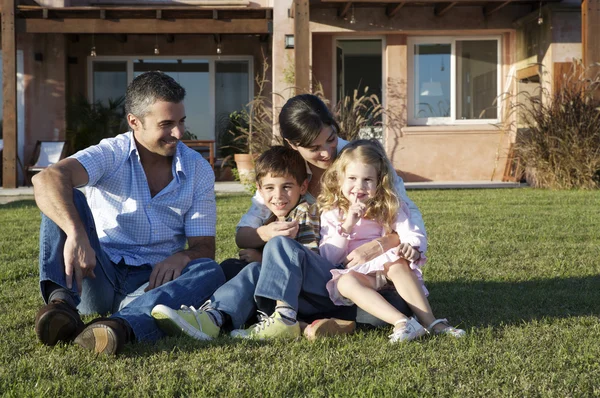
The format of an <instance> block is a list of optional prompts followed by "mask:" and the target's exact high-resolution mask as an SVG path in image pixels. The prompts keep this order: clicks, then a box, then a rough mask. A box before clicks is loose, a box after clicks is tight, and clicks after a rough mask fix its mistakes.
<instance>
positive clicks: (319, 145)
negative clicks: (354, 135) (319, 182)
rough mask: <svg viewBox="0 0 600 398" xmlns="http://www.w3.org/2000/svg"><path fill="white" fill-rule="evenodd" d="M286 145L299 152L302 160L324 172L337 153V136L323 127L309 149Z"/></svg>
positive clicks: (329, 128)
mask: <svg viewBox="0 0 600 398" xmlns="http://www.w3.org/2000/svg"><path fill="white" fill-rule="evenodd" d="M288 143H289V144H290V146H291V147H292V148H294V149H295V150H297V151H298V152H300V155H301V156H302V157H303V158H304V160H306V161H307V162H308V163H310V164H312V165H313V166H315V167H318V168H319V169H323V170H324V169H327V168H328V167H329V166H331V163H333V159H334V158H335V155H336V153H337V143H338V136H337V133H336V132H335V130H334V129H333V128H332V127H331V126H325V127H323V129H321V133H320V134H319V136H318V137H317V138H316V139H315V140H314V141H313V142H312V143H311V145H310V146H309V147H302V146H295V145H293V144H292V143H290V142H289V141H288Z"/></svg>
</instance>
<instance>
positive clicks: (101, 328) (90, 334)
mask: <svg viewBox="0 0 600 398" xmlns="http://www.w3.org/2000/svg"><path fill="white" fill-rule="evenodd" d="M131 341H133V331H132V330H131V327H130V326H129V325H128V324H127V323H126V322H125V321H123V320H122V319H119V318H96V319H94V320H93V321H91V322H90V323H88V324H87V325H86V327H85V329H83V331H82V332H81V333H79V335H78V336H77V338H75V344H78V345H80V346H81V347H83V348H85V349H87V350H90V351H94V352H95V353H97V354H106V355H115V354H117V353H118V352H119V351H121V349H122V348H123V346H124V345H125V344H126V343H129V342H131Z"/></svg>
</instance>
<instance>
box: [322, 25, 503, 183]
mask: <svg viewBox="0 0 600 398" xmlns="http://www.w3.org/2000/svg"><path fill="white" fill-rule="evenodd" d="M460 33H463V34H464V33H465V32H464V31H462V32H460ZM479 33H480V34H482V33H484V32H479ZM454 34H458V32H454ZM346 36H347V35H345V34H344V37H346ZM335 37H336V35H334V34H324V33H321V34H314V35H313V39H312V42H313V48H312V49H313V52H312V59H313V65H312V70H313V74H314V76H315V78H317V79H318V80H319V81H320V82H321V83H322V84H323V87H324V88H325V93H326V95H327V96H328V98H332V94H333V92H332V91H333V87H334V83H335V82H334V76H332V71H333V62H334V55H333V54H332V50H331V49H332V48H333V42H334V40H335ZM408 37H409V35H405V34H387V35H386V36H385V43H386V46H385V50H384V53H383V57H384V59H383V63H384V70H385V75H384V90H385V91H384V93H385V94H384V97H385V98H384V101H385V102H384V106H385V107H386V108H387V110H388V114H387V116H386V118H385V120H384V123H385V125H386V129H385V144H386V151H387V153H388V155H389V156H390V158H391V160H392V163H393V164H394V166H395V168H396V169H397V170H399V171H400V172H401V174H402V175H403V176H404V177H405V179H406V180H407V181H476V180H492V179H493V180H495V181H499V180H501V179H502V174H503V172H504V166H505V163H506V155H507V152H508V145H509V143H510V142H511V140H512V139H514V137H513V136H512V135H511V131H506V132H503V131H502V130H500V129H498V128H497V127H496V126H492V125H489V124H483V125H470V126H435V127H434V126H411V127H408V126H407V116H408V115H407V97H408V86H407V76H408V48H407V39H408ZM501 45H502V49H503V54H502V61H501V62H502V65H501V70H500V73H501V75H502V77H503V78H502V79H501V80H502V83H501V91H504V90H506V91H512V90H514V87H513V85H512V84H511V82H512V80H511V79H509V77H508V74H509V73H511V67H512V64H513V58H514V57H513V53H514V32H507V33H505V34H504V35H503V36H502V42H501ZM512 71H514V68H512Z"/></svg>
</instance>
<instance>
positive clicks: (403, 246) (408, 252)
mask: <svg viewBox="0 0 600 398" xmlns="http://www.w3.org/2000/svg"><path fill="white" fill-rule="evenodd" d="M398 256H399V257H403V258H405V259H407V260H408V261H410V262H411V263H414V262H415V261H417V260H418V259H420V258H421V253H420V252H419V251H418V250H417V249H415V248H414V247H412V246H411V245H409V244H408V243H400V245H398Z"/></svg>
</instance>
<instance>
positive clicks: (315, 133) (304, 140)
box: [236, 94, 427, 326]
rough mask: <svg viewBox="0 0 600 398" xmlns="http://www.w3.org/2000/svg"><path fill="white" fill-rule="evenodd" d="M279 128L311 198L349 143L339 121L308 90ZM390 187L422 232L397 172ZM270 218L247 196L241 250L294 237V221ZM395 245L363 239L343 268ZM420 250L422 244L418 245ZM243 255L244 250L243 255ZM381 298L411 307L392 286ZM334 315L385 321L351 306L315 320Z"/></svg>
mask: <svg viewBox="0 0 600 398" xmlns="http://www.w3.org/2000/svg"><path fill="white" fill-rule="evenodd" d="M279 128H280V132H281V136H282V138H283V139H284V144H285V145H287V146H290V147H292V148H293V149H295V150H297V151H298V152H299V153H300V155H302V157H303V158H304V160H305V161H306V165H307V171H308V173H309V179H310V180H309V185H308V193H307V196H312V198H309V199H308V200H310V199H312V200H314V198H316V197H317V196H318V195H319V193H320V192H321V176H322V175H323V173H324V172H325V170H326V169H327V168H328V167H329V166H330V165H331V164H332V163H333V160H334V159H335V157H336V155H337V154H338V152H339V151H340V150H341V149H342V148H343V147H344V146H345V145H347V144H348V141H345V140H343V139H341V138H339V137H338V132H339V131H340V128H339V125H338V124H337V122H336V121H335V120H334V118H333V115H332V114H331V112H330V110H329V108H327V106H326V105H325V103H323V101H321V100H320V99H319V98H318V97H317V96H315V95H312V94H302V95H297V96H295V97H293V98H291V99H289V100H288V101H287V102H286V104H285V105H284V106H283V108H282V109H281V113H280V114H279ZM394 187H395V189H396V192H397V194H398V196H399V197H400V198H401V200H402V202H404V203H406V204H407V205H408V207H409V209H410V219H411V221H412V222H413V223H414V224H416V225H417V226H418V227H419V228H420V229H421V231H423V232H424V231H425V227H424V225H423V218H422V217H421V213H420V211H419V209H418V208H417V207H416V206H415V204H414V203H413V202H412V201H411V200H410V199H409V198H408V196H407V195H406V189H405V187H404V182H403V181H402V179H401V178H400V177H399V176H397V175H396V180H395V181H394ZM269 217H270V211H269V210H268V209H267V207H266V206H265V205H264V202H263V200H262V197H261V196H260V195H259V194H258V193H257V194H256V195H255V196H254V197H253V198H252V205H251V207H250V209H249V210H248V212H247V213H246V214H245V215H244V216H243V217H242V219H241V220H240V222H239V223H238V225H237V232H236V243H237V245H238V246H239V247H243V248H249V249H251V248H260V247H262V246H264V244H265V242H267V241H269V240H270V239H271V238H273V237H275V236H287V237H291V238H293V237H294V236H295V235H296V232H297V228H298V226H297V224H296V223H295V222H275V223H270V224H268V225H263V224H264V223H265V221H266V220H267V219H268V218H269ZM399 244H400V240H399V239H398V235H397V234H395V233H393V234H389V235H386V236H384V237H383V238H381V239H380V240H379V242H377V241H372V242H369V243H365V244H364V245H362V246H360V247H358V248H357V249H355V250H353V251H352V252H351V253H350V254H349V255H348V256H347V257H346V262H347V264H346V267H347V268H350V267H352V266H354V265H358V264H363V263H366V262H367V261H369V260H372V259H374V258H375V257H377V256H378V255H380V254H381V253H382V251H387V250H390V249H392V248H394V247H396V246H398V245H399ZM420 250H421V251H422V252H423V253H424V252H425V251H426V250H427V247H421V248H420ZM241 256H243V251H242V255H241ZM384 297H386V299H387V300H388V301H389V302H390V303H392V304H393V305H394V306H395V307H396V308H397V309H399V310H400V311H401V312H403V313H405V314H406V315H409V316H410V315H411V311H410V309H409V308H408V306H407V305H406V303H405V302H404V300H402V299H401V298H400V296H399V295H398V294H397V293H396V292H395V291H394V290H388V291H385V292H384ZM324 317H336V318H344V319H354V318H355V319H356V321H357V322H358V323H365V324H370V325H373V326H382V325H385V322H382V321H380V320H379V319H377V318H374V317H373V316H371V315H369V314H368V313H366V312H364V311H362V310H360V309H358V311H357V308H356V307H355V306H354V307H340V308H339V309H336V310H335V311H330V312H327V313H323V314H319V316H318V317H315V318H324Z"/></svg>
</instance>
